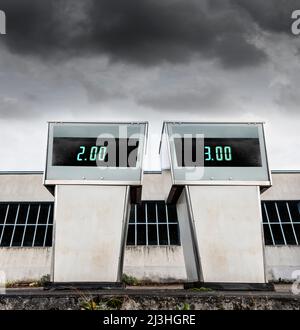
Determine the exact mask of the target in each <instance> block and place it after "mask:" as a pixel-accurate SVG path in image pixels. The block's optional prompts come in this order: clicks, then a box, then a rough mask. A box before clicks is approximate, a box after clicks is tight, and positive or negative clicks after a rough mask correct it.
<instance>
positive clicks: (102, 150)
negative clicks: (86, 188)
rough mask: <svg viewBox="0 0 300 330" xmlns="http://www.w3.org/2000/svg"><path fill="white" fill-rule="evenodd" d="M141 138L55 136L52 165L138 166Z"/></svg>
mask: <svg viewBox="0 0 300 330" xmlns="http://www.w3.org/2000/svg"><path fill="white" fill-rule="evenodd" d="M138 146H139V140H138V139H131V138H96V137H95V138H82V137H54V138H53V152H52V166H79V167H83V166H89V167H99V166H100V167H136V163H137V153H138Z"/></svg>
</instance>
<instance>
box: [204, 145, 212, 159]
mask: <svg viewBox="0 0 300 330" xmlns="http://www.w3.org/2000/svg"><path fill="white" fill-rule="evenodd" d="M204 150H205V151H204V156H205V157H204V160H207V161H209V160H211V149H210V147H204Z"/></svg>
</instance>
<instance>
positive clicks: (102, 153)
mask: <svg viewBox="0 0 300 330" xmlns="http://www.w3.org/2000/svg"><path fill="white" fill-rule="evenodd" d="M106 150H107V147H100V150H99V154H98V159H99V160H101V161H104V159H105V156H106Z"/></svg>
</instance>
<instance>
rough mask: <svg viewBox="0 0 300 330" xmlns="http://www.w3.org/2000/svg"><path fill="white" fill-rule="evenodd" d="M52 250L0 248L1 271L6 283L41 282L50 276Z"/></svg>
mask: <svg viewBox="0 0 300 330" xmlns="http://www.w3.org/2000/svg"><path fill="white" fill-rule="evenodd" d="M51 251H52V248H39V247H35V248H25V247H24V248H16V247H13V248H6V247H2V248H0V271H4V272H5V276H6V281H7V282H12V281H23V280H24V281H30V280H39V279H40V278H41V277H42V276H44V275H47V274H50V265H51V255H52V253H51Z"/></svg>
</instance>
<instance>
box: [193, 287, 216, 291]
mask: <svg viewBox="0 0 300 330" xmlns="http://www.w3.org/2000/svg"><path fill="white" fill-rule="evenodd" d="M191 291H197V292H211V291H213V290H212V289H211V288H205V287H203V286H202V287H201V288H192V289H191Z"/></svg>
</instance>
